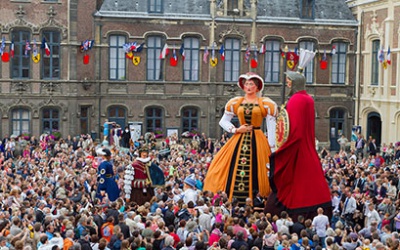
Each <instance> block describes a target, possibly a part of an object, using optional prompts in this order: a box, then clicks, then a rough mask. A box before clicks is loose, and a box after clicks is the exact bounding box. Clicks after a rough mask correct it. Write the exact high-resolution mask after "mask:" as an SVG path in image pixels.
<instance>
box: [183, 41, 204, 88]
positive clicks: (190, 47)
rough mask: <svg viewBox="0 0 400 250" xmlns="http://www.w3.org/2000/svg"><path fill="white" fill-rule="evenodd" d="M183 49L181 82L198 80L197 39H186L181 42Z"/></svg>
mask: <svg viewBox="0 0 400 250" xmlns="http://www.w3.org/2000/svg"><path fill="white" fill-rule="evenodd" d="M183 46H184V47H185V61H183V80H185V81H198V80H199V60H200V59H199V48H200V42H199V39H197V38H194V37H187V38H185V39H184V40H183Z"/></svg>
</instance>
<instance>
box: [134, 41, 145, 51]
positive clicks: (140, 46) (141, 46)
mask: <svg viewBox="0 0 400 250" xmlns="http://www.w3.org/2000/svg"><path fill="white" fill-rule="evenodd" d="M143 47H144V43H141V44H140V45H139V46H137V47H136V49H135V52H142V50H143Z"/></svg>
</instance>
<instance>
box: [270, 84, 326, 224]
mask: <svg viewBox="0 0 400 250" xmlns="http://www.w3.org/2000/svg"><path fill="white" fill-rule="evenodd" d="M286 110H287V113H288V116H289V136H288V139H287V141H286V142H285V143H284V144H283V145H282V146H281V147H280V148H279V149H278V150H277V151H276V152H275V153H273V154H272V155H271V158H270V162H271V170H270V172H271V175H270V183H271V187H272V190H273V194H272V195H271V196H270V197H269V198H268V202H267V207H266V212H270V211H268V210H269V209H270V210H272V211H276V208H277V207H280V211H282V210H286V211H287V212H289V214H292V215H294V214H304V215H306V214H310V213H315V212H316V211H317V208H318V207H325V208H331V196H330V190H329V187H328V184H327V182H326V180H325V177H324V173H323V170H322V167H321V163H320V159H319V157H318V154H317V152H316V150H315V110H314V100H313V99H312V97H311V96H309V95H308V94H307V92H306V91H305V90H303V91H299V92H297V93H295V94H294V95H293V96H292V97H290V99H289V101H288V103H287V105H286ZM278 204H279V205H278ZM275 214H279V212H278V211H277V212H276V213H275ZM294 219H296V218H294Z"/></svg>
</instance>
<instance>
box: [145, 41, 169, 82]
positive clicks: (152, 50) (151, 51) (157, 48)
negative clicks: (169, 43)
mask: <svg viewBox="0 0 400 250" xmlns="http://www.w3.org/2000/svg"><path fill="white" fill-rule="evenodd" d="M152 39H155V41H154V45H153V44H151V43H150V42H151V40H152ZM146 43H147V44H146V45H147V54H146V57H147V62H146V64H147V67H146V79H147V81H162V80H164V72H163V71H164V59H160V54H161V51H162V49H163V46H164V45H165V39H164V38H163V37H162V36H157V35H155V36H149V37H148V38H147V40H146ZM152 57H154V58H152ZM157 67H158V68H159V69H158V71H157ZM151 72H153V73H152V74H151ZM157 72H158V73H157ZM157 74H158V78H157ZM150 76H152V77H150Z"/></svg>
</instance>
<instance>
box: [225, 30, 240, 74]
mask: <svg viewBox="0 0 400 250" xmlns="http://www.w3.org/2000/svg"><path fill="white" fill-rule="evenodd" d="M235 42H237V44H235ZM224 49H225V61H224V82H235V81H237V79H239V74H240V67H241V63H240V58H241V56H240V53H241V40H240V39H238V38H226V39H225V41H224Z"/></svg>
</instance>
